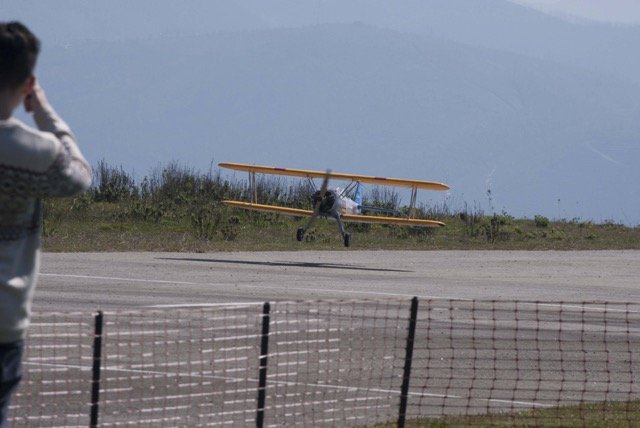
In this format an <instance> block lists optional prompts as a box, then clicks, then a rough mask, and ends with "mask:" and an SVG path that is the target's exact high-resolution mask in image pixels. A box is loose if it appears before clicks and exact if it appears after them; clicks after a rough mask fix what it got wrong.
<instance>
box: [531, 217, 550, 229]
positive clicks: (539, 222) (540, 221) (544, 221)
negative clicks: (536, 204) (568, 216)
mask: <svg viewBox="0 0 640 428" xmlns="http://www.w3.org/2000/svg"><path fill="white" fill-rule="evenodd" d="M533 222H534V224H535V225H536V227H548V226H549V219H548V218H546V217H545V216H542V215H536V216H535V217H533Z"/></svg>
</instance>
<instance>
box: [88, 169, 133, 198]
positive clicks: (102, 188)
mask: <svg viewBox="0 0 640 428" xmlns="http://www.w3.org/2000/svg"><path fill="white" fill-rule="evenodd" d="M93 175H94V179H93V182H94V186H93V188H92V189H91V194H92V196H93V199H94V200H95V201H98V202H119V201H121V200H123V199H127V198H130V197H131V196H133V195H135V194H136V193H137V188H136V184H135V181H134V179H133V177H131V176H130V175H129V174H127V173H126V172H125V171H124V170H123V169H122V167H120V168H114V167H111V166H109V165H107V163H106V162H105V161H104V160H101V161H100V162H99V163H98V167H97V168H95V169H94V171H93Z"/></svg>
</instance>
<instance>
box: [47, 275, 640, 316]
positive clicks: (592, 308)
mask: <svg viewBox="0 0 640 428" xmlns="http://www.w3.org/2000/svg"><path fill="white" fill-rule="evenodd" d="M40 275H42V276H51V277H61V278H79V279H91V280H101V281H117V282H139V283H146V284H175V285H195V286H202V285H211V286H215V285H233V286H236V287H243V288H247V289H254V288H258V289H269V290H278V291H309V292H316V291H326V289H316V288H304V287H290V286H274V285H265V284H256V285H253V284H242V283H235V282H234V283H230V284H221V283H218V284H214V283H206V282H204V283H203V282H193V281H169V280H162V279H140V278H125V277H114V276H96V275H73V274H58V273H40ZM331 292H332V293H337V294H351V295H354V294H357V295H370V296H385V297H406V298H412V297H418V298H422V299H432V300H461V301H468V302H470V301H473V299H467V298H461V297H453V296H434V295H425V294H406V293H386V292H379V291H360V290H345V289H331ZM259 303H261V301H256V302H255V303H253V304H259ZM236 304H237V303H182V304H180V303H177V304H165V305H149V306H144V307H147V308H189V307H210V306H233V305H236ZM238 304H240V305H247V306H250V305H253V304H252V303H246V302H243V303H238ZM539 305H540V306H547V307H552V308H561V309H574V310H584V311H592V312H605V311H607V312H624V313H640V311H634V310H631V309H615V308H606V307H604V306H581V305H572V304H567V303H542V302H541V303H539Z"/></svg>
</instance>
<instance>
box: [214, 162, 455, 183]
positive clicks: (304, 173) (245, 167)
mask: <svg viewBox="0 0 640 428" xmlns="http://www.w3.org/2000/svg"><path fill="white" fill-rule="evenodd" d="M218 166H219V167H221V168H228V169H233V170H236V171H247V172H258V173H262V174H273V175H287V176H291V177H304V178H324V177H326V176H327V173H326V172H325V171H312V170H307V169H293V168H278V167H274V166H261V165H249V164H243V163H230V162H223V163H219V164H218ZM329 176H330V177H331V178H332V179H334V180H351V181H358V182H360V183H368V184H378V185H382V186H397V187H408V188H415V189H427V190H448V189H449V186H447V185H446V184H444V183H438V182H436V181H423V180H405V179H402V178H389V177H375V176H372V175H358V174H343V173H340V172H332V173H330V174H329Z"/></svg>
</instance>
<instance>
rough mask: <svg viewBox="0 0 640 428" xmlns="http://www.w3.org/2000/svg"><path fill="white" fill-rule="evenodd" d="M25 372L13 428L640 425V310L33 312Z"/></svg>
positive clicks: (448, 306) (479, 304)
mask: <svg viewBox="0 0 640 428" xmlns="http://www.w3.org/2000/svg"><path fill="white" fill-rule="evenodd" d="M412 304H413V305H414V307H413V309H414V310H412ZM415 309H417V311H415ZM412 318H413V322H412ZM98 319H102V323H100V325H101V327H102V334H99V335H96V321H97V320H98ZM96 350H99V351H100V352H99V354H96V353H95V352H96ZM96 357H99V359H98V360H96V361H97V362H98V364H95V365H94V358H96ZM24 364H25V378H24V380H23V383H22V384H21V387H20V389H19V392H18V394H17V395H16V396H15V397H14V400H13V403H12V408H11V415H10V416H11V417H12V423H13V426H15V427H23V426H24V427H30V426H47V427H54V426H59V427H71V426H85V427H86V426H91V425H97V426H103V427H120V426H122V427H137V426H144V427H147V426H149V427H150V426H153V427H157V426H166V427H176V426H188V427H193V426H225V425H229V426H256V425H258V426H314V427H315V426H356V427H367V426H369V427H374V426H385V425H384V424H391V423H397V424H398V426H402V425H404V424H405V423H406V425H407V426H411V425H416V424H419V423H424V421H425V420H426V419H431V418H433V419H437V418H443V417H445V418H447V419H446V420H447V421H453V422H455V423H459V422H460V421H465V422H464V423H465V424H471V423H473V422H474V421H475V422H478V423H480V422H481V423H484V424H485V426H486V425H500V426H509V425H518V424H525V423H526V424H527V425H526V426H569V425H572V424H575V425H576V426H584V425H588V424H589V423H590V422H589V421H590V420H591V418H593V417H595V418H599V419H600V420H605V421H607V420H608V421H615V423H614V422H612V423H609V424H608V425H607V423H605V426H625V425H626V426H639V425H640V406H639V405H638V403H640V401H639V400H640V387H639V386H638V385H639V381H640V307H638V306H637V305H635V306H634V305H631V304H613V303H607V304H591V303H589V304H587V303H572V304H568V303H558V304H552V303H541V302H504V301H461V300H423V301H420V302H417V300H414V301H407V300H384V301H305V302H276V303H271V304H265V305H262V304H260V305H254V304H247V305H229V306H215V307H206V308H198V309H188V310H186V309H180V310H164V311H150V310H142V311H117V312H105V313H104V314H103V315H102V317H97V316H96V314H86V313H85V314H82V313H65V314H51V313H48V314H46V313H42V314H36V315H35V316H34V318H33V323H32V326H31V328H30V330H29V337H28V340H27V348H26V354H25V359H24ZM97 368H99V370H97ZM94 380H95V382H94ZM98 380H99V382H98ZM92 392H93V393H92ZM92 412H93V413H92ZM469 418H474V419H469ZM479 418H480V419H479ZM611 418H615V419H611ZM440 422H442V420H440ZM380 424H381V425H380ZM389 426H391V425H389Z"/></svg>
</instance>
